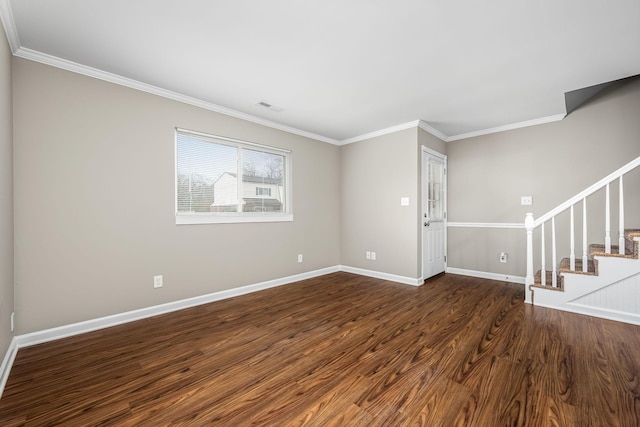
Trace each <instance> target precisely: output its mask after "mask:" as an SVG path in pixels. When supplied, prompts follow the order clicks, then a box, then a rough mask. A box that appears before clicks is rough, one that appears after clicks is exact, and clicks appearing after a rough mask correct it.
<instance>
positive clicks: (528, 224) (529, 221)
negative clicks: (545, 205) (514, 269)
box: [524, 213, 535, 304]
mask: <svg viewBox="0 0 640 427" xmlns="http://www.w3.org/2000/svg"><path fill="white" fill-rule="evenodd" d="M534 225H535V221H534V220H533V214H532V213H527V216H526V217H525V219H524V227H525V229H526V230H527V275H526V276H525V278H524V284H525V285H533V283H534V277H533V229H534ZM531 296H532V292H525V297H524V300H525V302H527V303H529V304H532V303H533V301H532V299H531Z"/></svg>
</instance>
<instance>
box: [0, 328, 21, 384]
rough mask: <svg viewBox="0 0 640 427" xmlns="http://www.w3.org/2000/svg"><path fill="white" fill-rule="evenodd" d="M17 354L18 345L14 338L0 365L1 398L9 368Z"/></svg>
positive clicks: (9, 371)
mask: <svg viewBox="0 0 640 427" xmlns="http://www.w3.org/2000/svg"><path fill="white" fill-rule="evenodd" d="M17 354H18V344H17V340H16V338H15V337H13V339H12V340H11V343H10V344H9V348H8V349H7V352H6V353H5V355H4V359H3V360H2V365H0V397H2V393H3V392H4V386H5V385H7V380H8V379H9V374H10V373H11V367H12V366H13V362H14V360H15V359H16V355H17Z"/></svg>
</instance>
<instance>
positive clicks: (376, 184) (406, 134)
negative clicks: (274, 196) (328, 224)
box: [341, 129, 421, 278]
mask: <svg viewBox="0 0 640 427" xmlns="http://www.w3.org/2000/svg"><path fill="white" fill-rule="evenodd" d="M416 144H417V130H416V129H407V130H404V131H400V132H396V133H393V134H388V135H383V136H379V137H375V138H372V139H368V140H365V141H360V142H356V143H353V144H348V145H345V146H342V147H341V154H342V156H341V175H342V197H341V200H342V202H341V212H342V232H341V242H342V244H341V247H342V264H343V265H346V266H349V267H355V268H362V269H366V270H372V271H377V272H383V273H388V274H395V275H399V276H404V277H409V278H417V277H418V276H419V275H420V274H421V273H420V274H419V273H418V268H419V265H418V254H417V252H416V248H417V247H418V242H419V240H418V225H417V220H418V218H417V217H416V209H417V206H419V198H418V194H419V193H418V158H419V157H418V155H417V150H416ZM401 197H409V199H410V205H409V206H400V198H401ZM367 251H373V252H376V257H377V259H376V260H375V261H371V260H367V259H366V258H365V252H367ZM420 268H421V266H420Z"/></svg>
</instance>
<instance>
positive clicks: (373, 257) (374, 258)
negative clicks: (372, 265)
mask: <svg viewBox="0 0 640 427" xmlns="http://www.w3.org/2000/svg"><path fill="white" fill-rule="evenodd" d="M375 260H376V253H375V252H371V261H375Z"/></svg>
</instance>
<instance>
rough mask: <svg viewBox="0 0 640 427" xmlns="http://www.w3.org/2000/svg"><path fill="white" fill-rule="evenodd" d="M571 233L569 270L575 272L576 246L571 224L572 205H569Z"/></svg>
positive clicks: (573, 227) (572, 224)
mask: <svg viewBox="0 0 640 427" xmlns="http://www.w3.org/2000/svg"><path fill="white" fill-rule="evenodd" d="M570 228H571V232H570V236H571V237H570V239H571V242H570V248H571V252H570V254H569V269H570V270H571V271H576V245H575V232H574V229H575V226H574V223H573V205H571V225H570Z"/></svg>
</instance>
